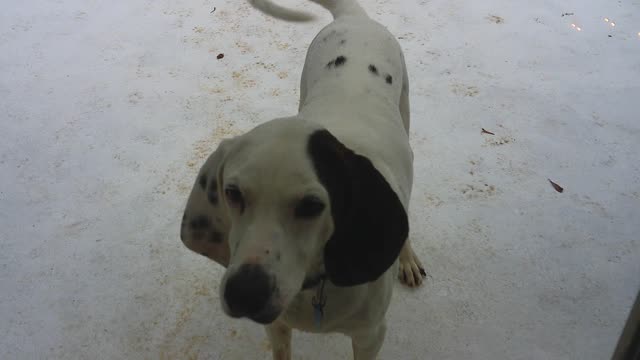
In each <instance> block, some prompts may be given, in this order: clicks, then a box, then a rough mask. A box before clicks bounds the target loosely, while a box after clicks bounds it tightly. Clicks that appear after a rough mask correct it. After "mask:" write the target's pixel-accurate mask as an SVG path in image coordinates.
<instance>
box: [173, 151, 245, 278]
mask: <svg viewBox="0 0 640 360" xmlns="http://www.w3.org/2000/svg"><path fill="white" fill-rule="evenodd" d="M232 142H233V140H232V139H231V140H223V141H222V142H221V143H220V145H218V148H217V149H216V151H214V152H213V153H212V154H211V155H210V156H209V158H208V159H207V161H206V162H205V163H204V165H203V166H202V168H201V169H200V172H199V173H198V177H197V178H196V182H195V184H194V185H193V188H192V189H191V194H190V195H189V199H188V200H187V205H186V207H185V210H184V215H183V216H182V225H181V226H180V238H181V239H182V242H183V243H184V245H185V246H186V247H187V248H189V249H191V250H193V251H194V252H196V253H198V254H200V255H203V256H206V257H208V258H209V259H211V260H213V261H215V262H217V263H219V264H221V265H222V266H224V267H227V265H228V264H229V242H228V234H229V219H228V215H227V210H226V206H225V205H224V204H222V203H221V199H222V196H220V194H221V193H220V191H221V189H220V186H219V182H218V169H219V167H220V166H221V164H222V162H223V160H224V158H225V156H226V155H227V153H228V152H229V148H230V147H231V144H232Z"/></svg>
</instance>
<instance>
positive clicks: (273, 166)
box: [181, 118, 408, 324]
mask: <svg viewBox="0 0 640 360" xmlns="http://www.w3.org/2000/svg"><path fill="white" fill-rule="evenodd" d="M407 235H408V221H407V214H406V212H405V209H404V206H403V205H402V203H401V201H400V200H399V198H398V196H397V195H396V193H395V192H394V191H393V190H392V189H391V187H390V186H389V184H388V183H387V181H386V180H385V178H384V177H383V176H382V175H381V174H380V173H379V172H378V171H377V170H376V169H375V167H374V166H373V164H372V163H371V161H369V159H367V158H365V157H363V156H361V155H358V154H356V153H354V152H353V151H351V150H350V149H348V148H347V147H345V146H344V145H343V144H342V143H340V141H338V140H337V139H336V138H335V137H334V136H333V135H332V134H331V133H329V132H328V131H327V130H324V129H321V128H319V127H318V126H317V125H314V124H311V123H308V122H305V121H303V120H300V119H294V118H288V119H278V120H273V121H271V122H268V123H265V124H263V125H260V126H258V127H256V128H254V129H253V130H251V131H250V132H248V133H246V134H244V135H242V136H239V137H236V138H233V139H230V140H225V141H223V142H222V143H221V144H220V145H219V146H218V149H217V150H216V151H215V152H214V153H213V154H212V155H211V156H210V157H209V159H208V160H207V161H206V162H205V164H204V165H203V167H202V169H201V170H200V173H199V174H198V177H197V179H196V182H195V184H194V186H193V190H192V192H191V195H190V196H189V200H188V202H187V206H186V209H185V213H184V217H183V221H182V229H181V238H182V241H183V242H184V244H185V245H186V246H187V247H188V248H189V249H191V250H193V251H195V252H198V253H200V254H202V255H204V256H207V257H209V258H211V259H212V260H214V261H216V262H218V263H220V264H222V265H223V266H225V267H227V271H226V273H225V275H224V277H223V279H222V283H221V295H222V296H221V298H222V304H223V309H224V310H225V312H226V313H227V314H229V315H230V316H233V317H243V316H246V317H249V318H250V319H252V320H254V321H256V322H259V323H263V324H267V323H271V322H272V321H274V320H275V319H276V318H277V317H278V316H279V315H280V313H281V312H282V311H283V310H284V309H286V307H287V306H288V304H289V303H290V301H291V300H292V299H293V297H294V296H295V295H296V294H297V293H298V292H299V291H300V290H301V287H302V285H303V283H304V281H305V279H309V278H312V277H314V276H318V275H319V274H321V273H324V272H326V274H327V275H328V278H329V280H330V281H331V282H333V283H334V284H335V285H338V286H355V285H360V284H364V283H366V282H369V281H373V280H375V279H377V278H378V277H379V276H380V275H382V274H383V273H384V272H385V271H386V270H387V269H388V268H389V267H390V266H391V265H392V264H393V263H394V261H395V259H396V258H397V256H398V254H399V252H400V249H401V248H402V245H403V244H404V241H405V240H406V238H407Z"/></svg>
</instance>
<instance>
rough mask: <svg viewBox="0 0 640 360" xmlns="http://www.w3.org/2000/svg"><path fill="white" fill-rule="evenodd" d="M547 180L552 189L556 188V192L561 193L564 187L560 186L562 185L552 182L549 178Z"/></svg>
mask: <svg viewBox="0 0 640 360" xmlns="http://www.w3.org/2000/svg"><path fill="white" fill-rule="evenodd" d="M547 180H549V182H550V183H551V186H553V188H554V189H556V191H557V192H559V193H561V192H563V191H564V189H563V188H562V186H560V185H558V184H556V183H554V182H553V181H551V179H547Z"/></svg>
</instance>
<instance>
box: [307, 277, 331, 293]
mask: <svg viewBox="0 0 640 360" xmlns="http://www.w3.org/2000/svg"><path fill="white" fill-rule="evenodd" d="M326 278H327V274H326V273H321V274H317V275H314V276H310V277H307V278H305V279H304V282H303V283H302V291H305V290H309V289H313V288H314V287H316V286H318V285H320V283H321V282H322V281H323V280H325V279H326Z"/></svg>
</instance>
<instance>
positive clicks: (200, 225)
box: [189, 215, 211, 231]
mask: <svg viewBox="0 0 640 360" xmlns="http://www.w3.org/2000/svg"><path fill="white" fill-rule="evenodd" d="M209 225H211V222H210V221H209V218H208V217H206V216H205V215H200V216H196V217H195V219H193V220H191V222H190V223H189V226H190V227H191V230H195V231H200V230H206V229H207V228H208V227H209Z"/></svg>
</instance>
